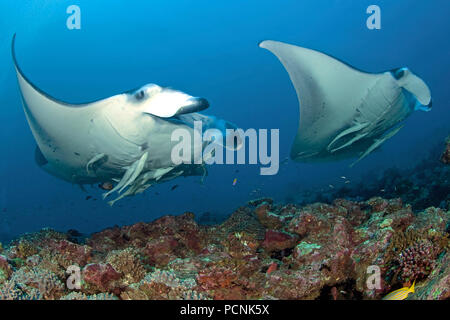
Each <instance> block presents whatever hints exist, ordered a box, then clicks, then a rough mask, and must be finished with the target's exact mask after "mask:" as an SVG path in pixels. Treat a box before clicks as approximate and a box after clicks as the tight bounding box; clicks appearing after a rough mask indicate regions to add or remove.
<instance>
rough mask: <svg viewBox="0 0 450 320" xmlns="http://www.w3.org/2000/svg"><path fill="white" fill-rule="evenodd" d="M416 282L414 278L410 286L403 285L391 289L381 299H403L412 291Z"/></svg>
mask: <svg viewBox="0 0 450 320" xmlns="http://www.w3.org/2000/svg"><path fill="white" fill-rule="evenodd" d="M415 284H416V280H414V282H413V284H412V286H411V287H409V288H408V287H403V288H401V289H398V290H395V291H392V292H391V293H389V294H388V295H386V296H385V297H384V298H383V300H405V299H406V298H407V297H408V295H409V294H410V293H414V285H415Z"/></svg>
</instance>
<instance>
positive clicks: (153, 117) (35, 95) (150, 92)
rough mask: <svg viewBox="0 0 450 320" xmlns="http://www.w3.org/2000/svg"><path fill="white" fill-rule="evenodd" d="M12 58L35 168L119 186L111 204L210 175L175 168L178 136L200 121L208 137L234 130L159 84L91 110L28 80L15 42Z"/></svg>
mask: <svg viewBox="0 0 450 320" xmlns="http://www.w3.org/2000/svg"><path fill="white" fill-rule="evenodd" d="M12 56H13V61H14V65H15V68H16V73H17V78H18V82H19V87H20V91H21V94H22V101H23V108H24V111H25V115H26V118H27V120H28V123H29V125H30V128H31V131H32V133H33V136H34V138H35V140H36V142H37V148H36V153H35V158H36V162H37V163H38V165H39V166H40V167H41V168H43V169H44V170H45V171H47V172H48V173H50V174H52V175H54V176H56V177H58V178H61V179H64V180H66V181H69V182H71V183H75V184H80V185H83V184H92V183H97V182H104V181H115V182H117V184H116V185H115V187H114V188H113V189H112V190H110V191H109V192H107V193H105V194H104V196H105V197H106V196H108V195H109V194H111V193H113V192H115V191H117V192H118V193H119V194H120V195H119V196H118V198H117V199H115V200H113V201H110V202H109V203H110V204H111V205H112V204H114V202H115V201H117V200H118V199H120V198H123V197H124V196H129V195H134V194H137V193H141V192H143V191H144V190H146V189H147V188H148V187H150V186H151V185H153V184H156V183H159V182H162V181H167V180H170V179H174V178H176V177H178V176H181V175H183V176H189V175H201V174H205V173H206V168H204V166H203V165H199V164H197V165H195V164H181V165H175V164H174V163H173V162H172V160H171V151H172V148H173V147H174V145H175V144H176V143H177V142H173V141H171V134H172V132H173V131H174V130H176V129H179V128H184V129H186V130H188V131H189V132H190V133H191V136H193V135H194V130H196V129H195V127H194V121H201V122H202V127H203V129H204V130H206V129H208V128H216V129H219V130H221V131H222V132H225V130H226V129H231V128H234V126H233V125H232V124H231V123H229V122H227V121H224V120H218V119H216V118H215V117H212V116H211V117H210V116H206V115H202V114H199V113H196V112H198V111H201V110H204V109H206V108H208V107H209V104H208V102H207V100H206V99H204V98H198V97H192V96H190V95H188V94H186V93H183V92H181V91H176V90H172V89H168V88H162V87H160V86H158V85H155V84H148V85H145V86H143V87H141V88H140V89H137V90H134V91H130V92H126V93H122V94H118V95H115V96H112V97H109V98H106V99H102V100H98V101H95V102H91V103H85V104H78V105H73V104H69V103H66V102H62V101H59V100H56V99H54V98H52V97H51V96H50V95H48V94H46V93H44V92H43V91H42V90H40V89H39V88H38V87H37V86H35V85H34V84H33V83H32V82H31V81H29V80H28V79H27V77H26V76H25V75H24V73H23V72H22V70H21V69H20V67H19V65H18V63H17V59H16V55H15V35H14V37H13V40H12ZM199 133H200V134H202V133H201V132H199ZM238 143H239V144H240V142H238ZM203 144H204V145H203V147H204V146H205V143H203ZM191 157H192V161H191V163H199V162H198V160H199V159H202V158H201V157H202V150H200V149H199V148H198V147H196V148H194V146H192V152H191ZM200 163H201V161H200Z"/></svg>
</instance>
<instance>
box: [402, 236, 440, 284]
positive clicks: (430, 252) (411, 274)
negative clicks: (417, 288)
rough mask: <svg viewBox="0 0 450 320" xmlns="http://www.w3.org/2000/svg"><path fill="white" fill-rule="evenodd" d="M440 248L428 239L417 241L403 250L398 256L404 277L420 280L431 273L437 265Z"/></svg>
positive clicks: (409, 279)
mask: <svg viewBox="0 0 450 320" xmlns="http://www.w3.org/2000/svg"><path fill="white" fill-rule="evenodd" d="M438 250H439V249H438V248H437V246H436V245H434V244H433V243H431V241H428V240H425V241H420V242H416V243H415V244H413V245H412V246H410V247H408V248H406V249H405V250H403V251H402V252H401V253H400V255H399V257H398V262H399V264H400V270H401V277H402V279H403V280H404V281H411V280H418V279H423V278H425V277H426V276H427V275H429V274H430V273H431V271H432V270H433V269H434V267H435V265H436V262H435V260H436V256H437V252H438Z"/></svg>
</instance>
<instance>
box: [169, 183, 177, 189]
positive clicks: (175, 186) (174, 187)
mask: <svg viewBox="0 0 450 320" xmlns="http://www.w3.org/2000/svg"><path fill="white" fill-rule="evenodd" d="M176 188H178V185H177V184H176V185H174V186H173V187H172V188H170V191H173V190H175V189H176Z"/></svg>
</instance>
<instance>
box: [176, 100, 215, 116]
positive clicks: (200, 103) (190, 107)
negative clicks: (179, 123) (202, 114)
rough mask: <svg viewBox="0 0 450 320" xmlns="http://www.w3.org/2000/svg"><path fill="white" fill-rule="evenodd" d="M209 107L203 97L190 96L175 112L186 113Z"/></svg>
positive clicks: (178, 113)
mask: <svg viewBox="0 0 450 320" xmlns="http://www.w3.org/2000/svg"><path fill="white" fill-rule="evenodd" d="M208 108H209V102H208V100H206V99H205V98H200V97H192V98H189V99H188V100H187V103H186V105H184V106H181V107H180V108H179V109H178V111H177V113H176V114H175V115H176V116H177V115H180V114H187V113H193V112H199V111H202V110H205V109H208Z"/></svg>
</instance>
